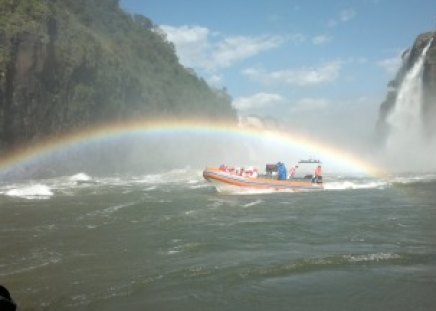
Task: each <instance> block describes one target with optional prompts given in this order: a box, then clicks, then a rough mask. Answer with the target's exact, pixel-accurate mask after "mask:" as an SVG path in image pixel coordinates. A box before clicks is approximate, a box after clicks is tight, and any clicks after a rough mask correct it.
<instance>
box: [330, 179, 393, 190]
mask: <svg viewBox="0 0 436 311" xmlns="http://www.w3.org/2000/svg"><path fill="white" fill-rule="evenodd" d="M386 186H387V182H385V181H367V182H355V181H349V180H345V181H333V182H326V183H324V189H325V190H351V189H352V190H356V189H383V188H384V187H386Z"/></svg>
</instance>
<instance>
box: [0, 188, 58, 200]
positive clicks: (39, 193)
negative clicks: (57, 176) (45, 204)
mask: <svg viewBox="0 0 436 311" xmlns="http://www.w3.org/2000/svg"><path fill="white" fill-rule="evenodd" d="M4 194H5V195H7V196H10V197H19V198H24V199H28V200H32V199H49V198H51V197H52V196H53V195H54V194H53V191H52V189H51V188H50V187H49V186H47V185H43V184H35V185H30V186H22V187H18V188H13V189H9V190H7V191H6V192H5V193H4Z"/></svg>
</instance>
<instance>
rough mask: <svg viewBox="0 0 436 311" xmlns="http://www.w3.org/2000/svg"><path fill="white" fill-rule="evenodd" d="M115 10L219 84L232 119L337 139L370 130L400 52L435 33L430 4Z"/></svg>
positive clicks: (367, 0)
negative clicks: (253, 117)
mask: <svg viewBox="0 0 436 311" xmlns="http://www.w3.org/2000/svg"><path fill="white" fill-rule="evenodd" d="M121 6H122V7H123V8H124V9H125V10H126V11H128V12H131V13H139V14H143V15H145V16H147V17H149V18H150V19H151V20H153V22H154V23H155V24H157V25H159V26H160V27H161V28H162V29H163V30H164V31H165V32H166V33H167V38H168V40H170V41H172V42H174V44H175V46H176V50H177V54H178V56H179V59H180V62H181V63H182V64H183V65H185V66H186V67H190V68H193V69H195V71H196V72H197V73H198V74H199V75H200V76H201V77H203V78H204V79H206V80H207V81H208V82H209V83H210V84H211V85H214V86H217V87H223V86H225V87H226V88H227V90H228V92H229V93H230V95H231V96H232V97H233V104H234V106H235V108H237V109H238V111H239V113H240V115H249V114H259V115H262V116H269V117H273V118H277V119H279V120H281V121H284V122H285V123H289V124H291V125H293V127H295V128H296V129H299V130H303V131H306V132H310V133H311V132H313V129H314V128H315V127H317V128H318V129H317V131H318V132H319V127H321V126H322V128H323V129H324V134H325V135H327V134H329V135H330V136H332V135H333V136H334V135H337V137H338V138H341V135H342V136H343V135H345V132H347V135H349V134H350V133H351V134H352V135H354V136H355V135H362V133H364V132H365V133H368V132H369V130H368V129H371V130H372V129H373V127H374V124H375V121H376V118H377V110H378V107H379V105H380V102H381V101H382V100H383V98H384V96H385V94H386V84H387V82H388V81H389V80H390V79H392V78H393V76H394V73H395V72H396V69H397V68H398V66H399V65H400V54H401V53H402V52H403V51H404V50H405V49H406V48H408V47H410V46H411V45H412V44H413V41H414V39H415V38H416V36H417V35H418V34H420V33H422V32H426V31H431V30H434V29H435V28H436V4H435V2H434V0H417V1H409V0H391V1H387V0H361V1H342V0H334V1H285V0H268V1H266V0H265V1H253V0H221V1H205V0H177V1H174V0H155V1H138V0H122V1H121ZM314 125H317V126H314ZM335 125H336V126H335ZM365 127H366V128H365ZM347 129H349V130H347ZM321 136H322V135H321Z"/></svg>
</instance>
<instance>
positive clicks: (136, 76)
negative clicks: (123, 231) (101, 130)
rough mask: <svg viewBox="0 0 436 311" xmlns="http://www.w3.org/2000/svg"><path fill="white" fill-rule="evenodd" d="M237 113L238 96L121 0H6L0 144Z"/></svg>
mask: <svg viewBox="0 0 436 311" xmlns="http://www.w3.org/2000/svg"><path fill="white" fill-rule="evenodd" d="M159 116H181V117H188V116H189V117H195V116H197V117H202V118H210V119H212V118H214V119H216V118H218V119H232V120H235V122H236V113H235V111H234V110H233V109H232V108H231V102H230V97H229V96H228V95H227V94H226V93H225V92H224V91H220V90H212V89H210V88H209V86H208V85H207V83H206V82H205V81H204V80H202V79H200V78H198V77H197V76H196V75H195V74H193V73H192V72H190V71H189V70H187V69H186V68H184V67H183V66H181V65H180V64H179V62H178V59H177V57H176V55H175V52H174V47H173V45H172V44H171V43H169V42H167V41H166V40H165V36H164V35H163V34H162V33H161V32H159V31H158V30H157V28H156V27H154V25H153V24H152V22H151V21H150V20H149V19H147V18H146V17H143V16H134V17H132V16H130V15H127V14H126V13H125V12H123V11H122V10H121V9H120V8H119V4H118V1H116V0H0V150H1V149H2V148H3V149H4V148H7V147H10V146H13V145H15V144H19V143H26V142H29V141H34V140H38V139H40V138H43V137H46V136H48V135H53V134H57V133H62V132H66V131H70V130H74V129H76V128H81V127H84V126H90V125H94V124H96V123H99V122H107V121H111V120H124V119H131V118H141V117H159Z"/></svg>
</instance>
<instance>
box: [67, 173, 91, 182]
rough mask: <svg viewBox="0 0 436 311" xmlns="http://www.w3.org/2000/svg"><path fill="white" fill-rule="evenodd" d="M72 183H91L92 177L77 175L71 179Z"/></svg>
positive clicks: (83, 174)
mask: <svg viewBox="0 0 436 311" xmlns="http://www.w3.org/2000/svg"><path fill="white" fill-rule="evenodd" d="M69 179H70V180H71V181H78V182H80V181H90V180H91V179H92V178H91V176H88V175H86V174H85V173H77V174H76V175H73V176H71V177H70V178H69Z"/></svg>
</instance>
